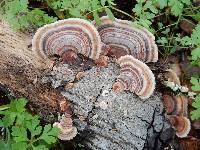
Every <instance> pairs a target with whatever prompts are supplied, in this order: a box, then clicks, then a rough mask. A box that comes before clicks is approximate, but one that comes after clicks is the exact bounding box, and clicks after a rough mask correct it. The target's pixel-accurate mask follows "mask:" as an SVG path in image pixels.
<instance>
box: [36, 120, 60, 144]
mask: <svg viewBox="0 0 200 150" xmlns="http://www.w3.org/2000/svg"><path fill="white" fill-rule="evenodd" d="M58 133H59V129H58V128H55V127H52V126H51V125H50V124H48V125H45V127H44V130H43V133H42V135H41V136H40V137H39V139H40V140H44V141H45V142H46V143H47V144H52V143H55V142H56V140H57V136H58Z"/></svg>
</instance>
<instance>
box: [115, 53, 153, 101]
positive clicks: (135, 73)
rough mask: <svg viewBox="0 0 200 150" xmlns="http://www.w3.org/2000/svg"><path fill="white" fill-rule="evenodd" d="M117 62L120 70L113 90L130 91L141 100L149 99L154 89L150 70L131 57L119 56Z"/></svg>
mask: <svg viewBox="0 0 200 150" xmlns="http://www.w3.org/2000/svg"><path fill="white" fill-rule="evenodd" d="M117 62H118V64H119V65H120V67H121V70H120V75H119V76H118V78H117V82H115V83H114V85H113V90H114V91H116V92H120V91H123V90H130V91H131V92H134V93H136V94H137V95H138V96H139V97H140V98H142V99H146V98H149V97H150V96H151V94H152V93H153V91H154V89H155V78H154V75H153V73H152V71H151V70H150V68H149V67H148V66H147V65H146V64H144V63H143V62H141V61H139V60H138V59H135V58H134V57H133V56H131V55H125V56H121V57H120V58H119V59H118V60H117Z"/></svg>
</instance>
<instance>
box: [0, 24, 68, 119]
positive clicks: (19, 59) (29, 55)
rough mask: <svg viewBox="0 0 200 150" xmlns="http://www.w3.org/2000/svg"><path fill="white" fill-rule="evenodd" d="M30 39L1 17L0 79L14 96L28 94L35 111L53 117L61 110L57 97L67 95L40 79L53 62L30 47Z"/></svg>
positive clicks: (47, 117)
mask: <svg viewBox="0 0 200 150" xmlns="http://www.w3.org/2000/svg"><path fill="white" fill-rule="evenodd" d="M31 39H32V37H31V36H30V34H25V33H20V32H14V31H13V30H12V29H11V28H10V27H9V26H8V24H7V23H5V22H4V21H2V20H0V83H1V84H2V85H4V86H6V87H8V88H9V89H10V90H11V91H12V92H13V93H14V95H15V96H18V97H21V96H23V97H26V98H28V99H29V100H30V104H31V107H32V108H33V111H36V112H37V113H38V114H39V115H41V116H42V117H43V119H45V120H46V121H51V120H52V119H53V118H54V116H53V114H57V112H58V111H59V110H58V101H59V100H63V99H65V98H64V97H63V96H62V95H61V94H60V93H58V92H57V91H56V90H54V89H52V88H50V87H49V85H45V84H43V83H41V82H40V77H41V76H42V75H43V74H44V73H45V72H46V71H47V70H48V69H47V68H51V67H50V65H51V64H52V62H50V61H49V60H41V59H40V58H39V57H38V56H37V54H36V53H34V52H33V51H31Z"/></svg>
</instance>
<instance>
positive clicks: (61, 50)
mask: <svg viewBox="0 0 200 150" xmlns="http://www.w3.org/2000/svg"><path fill="white" fill-rule="evenodd" d="M32 49H33V51H35V52H37V54H39V56H40V57H42V58H43V59H46V58H48V57H49V56H52V55H59V56H63V55H64V54H65V52H67V51H69V50H73V51H75V52H76V53H80V54H82V55H84V56H86V57H89V58H91V59H94V60H96V59H98V58H99V55H100V53H101V39H100V36H99V34H98V32H97V30H96V28H95V27H94V26H93V25H92V24H91V23H90V22H88V21H86V20H83V19H79V18H69V19H64V20H59V21H56V22H54V23H51V24H47V25H45V26H43V27H41V28H39V29H38V30H37V32H36V33H35V35H34V37H33V40H32Z"/></svg>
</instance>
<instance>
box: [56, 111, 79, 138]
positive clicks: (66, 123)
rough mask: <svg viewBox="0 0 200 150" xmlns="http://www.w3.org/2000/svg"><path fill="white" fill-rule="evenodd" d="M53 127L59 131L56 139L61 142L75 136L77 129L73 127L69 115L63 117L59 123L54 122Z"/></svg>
mask: <svg viewBox="0 0 200 150" xmlns="http://www.w3.org/2000/svg"><path fill="white" fill-rule="evenodd" d="M53 126H55V127H57V128H59V129H60V132H59V135H58V138H59V139H61V140H71V139H73V138H74V137H75V136H76V135H77V128H76V127H73V123H72V119H71V115H70V114H65V115H63V116H62V119H61V121H60V122H55V123H54V124H53Z"/></svg>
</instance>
